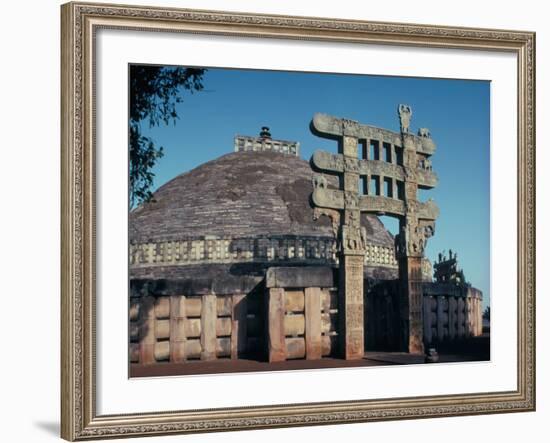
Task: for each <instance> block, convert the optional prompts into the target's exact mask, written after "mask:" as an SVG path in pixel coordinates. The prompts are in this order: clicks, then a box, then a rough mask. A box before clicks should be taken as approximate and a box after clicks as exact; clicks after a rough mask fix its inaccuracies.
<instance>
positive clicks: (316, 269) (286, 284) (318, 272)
mask: <svg viewBox="0 0 550 443" xmlns="http://www.w3.org/2000/svg"><path fill="white" fill-rule="evenodd" d="M334 282H335V278H334V271H333V269H332V268H331V267H329V266H306V267H290V266H281V267H273V268H269V269H268V270H267V274H266V278H265V285H266V287H267V288H307V287H321V288H328V287H332V286H335V284H334Z"/></svg>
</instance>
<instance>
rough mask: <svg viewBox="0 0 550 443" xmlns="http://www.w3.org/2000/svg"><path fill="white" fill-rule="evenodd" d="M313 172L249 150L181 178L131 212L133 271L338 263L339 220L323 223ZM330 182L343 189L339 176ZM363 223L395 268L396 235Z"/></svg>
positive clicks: (369, 219)
mask: <svg viewBox="0 0 550 443" xmlns="http://www.w3.org/2000/svg"><path fill="white" fill-rule="evenodd" d="M313 174H314V172H313V170H312V169H311V166H310V164H309V163H308V162H307V161H305V160H302V159H300V158H299V157H297V156H295V155H288V154H282V153H276V152H254V151H249V152H234V153H231V154H227V155H224V156H222V157H219V158H217V159H215V160H212V161H209V162H207V163H204V164H202V165H201V166H199V167H197V168H195V169H193V170H191V171H189V172H186V173H183V174H181V175H179V176H177V177H176V178H174V179H172V180H171V181H169V182H168V183H166V184H165V185H163V186H161V187H160V188H159V189H158V190H157V191H156V192H155V193H154V196H153V201H151V202H149V203H146V204H144V205H142V206H140V207H138V208H136V209H135V210H133V211H132V212H131V213H130V223H129V228H130V232H129V235H130V243H131V258H130V262H131V268H132V274H134V275H140V276H148V277H151V276H154V274H156V272H152V271H151V270H149V271H148V272H144V271H145V269H144V268H153V267H154V268H155V269H158V271H159V272H160V271H161V269H160V268H162V271H163V272H165V271H166V269H167V266H169V267H171V269H172V272H171V273H170V274H171V276H172V277H175V276H177V273H174V272H173V271H175V269H174V267H178V268H179V267H182V266H190V265H195V266H196V265H199V264H200V265H204V264H206V263H211V264H215V263H218V264H220V263H226V264H227V263H237V262H278V263H280V262H293V263H302V262H303V263H304V264H308V263H316V264H317V263H319V264H323V263H324V264H326V263H327V262H332V263H334V253H333V251H331V250H329V249H330V248H332V249H334V245H335V234H334V231H333V226H332V223H331V219H330V218H329V217H327V216H326V215H321V216H320V217H318V218H317V220H315V219H314V210H313V208H312V205H311V203H310V195H311V192H312V190H313V185H312V175H313ZM328 185H329V187H337V179H336V177H329V182H328ZM362 224H363V225H364V226H365V227H366V228H367V236H368V242H369V243H370V244H371V245H373V247H374V246H376V251H378V248H380V250H381V251H382V250H384V251H385V254H386V255H388V256H391V257H389V258H388V259H387V260H386V261H387V263H386V264H387V265H388V266H389V267H395V263H394V261H395V258H394V256H393V253H392V251H393V238H392V236H391V235H390V234H389V233H388V231H387V230H386V229H385V228H384V226H383V224H382V223H381V222H380V220H379V219H378V218H377V217H375V216H366V215H363V218H362ZM283 249H284V251H283ZM373 251H374V249H373ZM373 253H374V252H373ZM377 253H378V252H377ZM381 265H382V266H383V267H384V263H381ZM139 269H141V271H140V272H138V270H139Z"/></svg>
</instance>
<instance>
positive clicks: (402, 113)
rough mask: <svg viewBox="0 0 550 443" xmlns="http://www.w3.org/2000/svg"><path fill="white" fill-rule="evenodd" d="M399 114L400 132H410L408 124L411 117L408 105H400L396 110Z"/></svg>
mask: <svg viewBox="0 0 550 443" xmlns="http://www.w3.org/2000/svg"><path fill="white" fill-rule="evenodd" d="M397 110H398V114H399V123H400V124H401V132H404V133H407V134H408V133H409V132H410V123H411V117H412V109H411V107H410V106H409V105H404V104H400V105H399V107H398V108H397Z"/></svg>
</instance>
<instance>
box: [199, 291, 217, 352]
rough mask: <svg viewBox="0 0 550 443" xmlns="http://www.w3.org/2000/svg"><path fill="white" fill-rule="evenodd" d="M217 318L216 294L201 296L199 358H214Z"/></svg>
mask: <svg viewBox="0 0 550 443" xmlns="http://www.w3.org/2000/svg"><path fill="white" fill-rule="evenodd" d="M217 319H218V315H217V307H216V295H214V294H208V295H203V296H202V309H201V347H202V352H201V360H215V359H216V345H217V341H216V321H217Z"/></svg>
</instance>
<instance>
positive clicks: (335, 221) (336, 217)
mask: <svg viewBox="0 0 550 443" xmlns="http://www.w3.org/2000/svg"><path fill="white" fill-rule="evenodd" d="M322 215H325V216H327V217H328V218H330V221H331V224H332V232H334V236H335V237H338V228H339V227H340V211H337V210H335V209H329V208H321V207H319V206H316V207H315V208H314V209H313V220H319V217H321V216H322Z"/></svg>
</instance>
